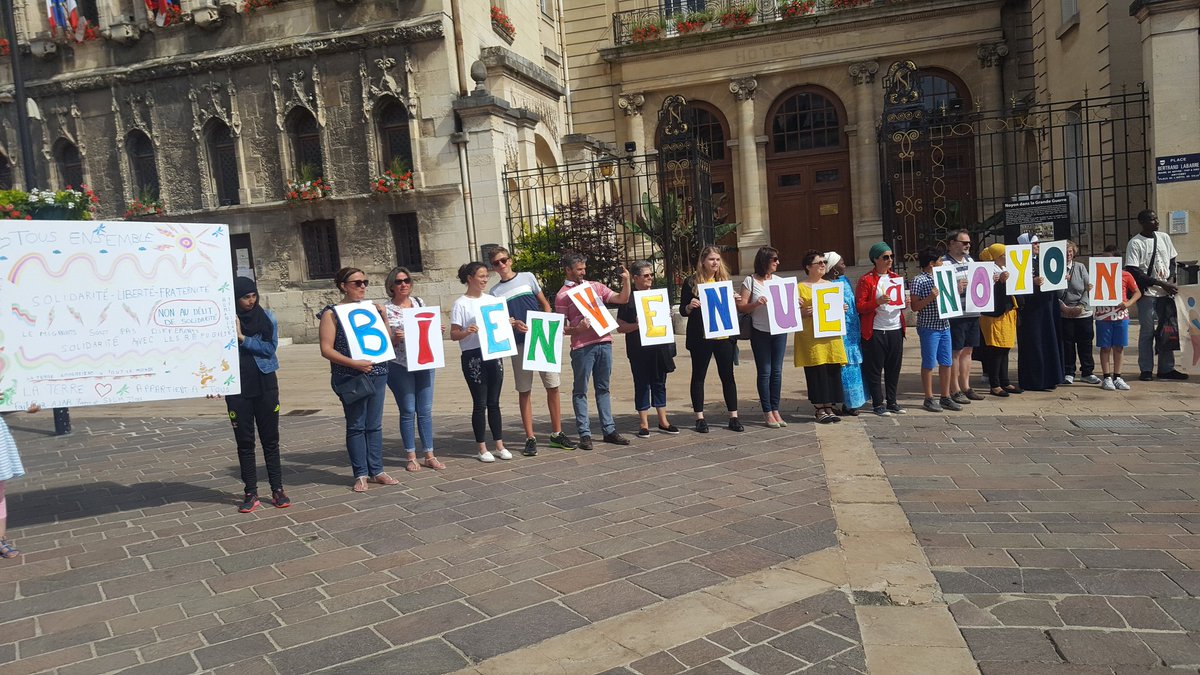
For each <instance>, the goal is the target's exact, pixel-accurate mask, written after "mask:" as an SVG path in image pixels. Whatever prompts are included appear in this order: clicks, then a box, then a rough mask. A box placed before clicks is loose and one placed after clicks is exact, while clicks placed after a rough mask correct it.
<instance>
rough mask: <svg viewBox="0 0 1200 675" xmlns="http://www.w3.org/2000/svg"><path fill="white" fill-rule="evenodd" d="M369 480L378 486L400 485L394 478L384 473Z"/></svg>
mask: <svg viewBox="0 0 1200 675" xmlns="http://www.w3.org/2000/svg"><path fill="white" fill-rule="evenodd" d="M371 480H373V481H375V482H376V483H379V484H380V485H399V484H400V481H398V480H396V479H395V478H392V477H391V476H389V475H387V474H386V473H381V474H376V475H375V477H374V478H372V479H371Z"/></svg>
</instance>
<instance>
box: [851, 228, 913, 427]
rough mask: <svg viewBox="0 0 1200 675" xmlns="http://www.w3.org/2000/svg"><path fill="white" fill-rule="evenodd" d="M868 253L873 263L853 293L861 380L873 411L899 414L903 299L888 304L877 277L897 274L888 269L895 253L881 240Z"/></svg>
mask: <svg viewBox="0 0 1200 675" xmlns="http://www.w3.org/2000/svg"><path fill="white" fill-rule="evenodd" d="M869 255H870V258H871V262H872V263H873V264H874V265H875V267H874V269H872V270H871V271H870V272H867V273H866V274H864V275H863V277H862V278H861V279H859V280H858V289H857V290H856V291H855V294H854V300H855V302H854V304H855V306H856V307H858V313H859V316H860V317H861V324H862V353H863V365H862V369H863V381H865V382H866V384H867V387H868V388H869V389H870V390H871V405H872V406H874V408H875V414H876V415H879V416H881V417H889V416H891V415H903V414H904V413H906V412H908V411H907V410H905V409H904V408H901V407H900V404H899V403H897V402H896V388H897V386H898V385H899V383H900V363H901V361H902V360H903V358H904V303H900V304H899V305H893V304H889V299H888V297H887V296H886V295H884V294H883V293H881V292H880V291H879V280H880V279H882V278H884V277H891V278H900V275H899V274H896V273H895V272H893V271H892V263H893V262H894V261H895V254H894V253H892V247H891V246H888V245H887V244H885V243H883V242H882V241H881V242H879V243H877V244H875V245H874V246H872V247H871V250H870V253H869ZM881 378H882V382H881Z"/></svg>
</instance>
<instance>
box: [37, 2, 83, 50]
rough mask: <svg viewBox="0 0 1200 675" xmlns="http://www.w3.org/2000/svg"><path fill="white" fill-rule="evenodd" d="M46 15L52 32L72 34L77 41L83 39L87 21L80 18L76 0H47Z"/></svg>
mask: <svg viewBox="0 0 1200 675" xmlns="http://www.w3.org/2000/svg"><path fill="white" fill-rule="evenodd" d="M46 15H47V18H48V19H49V21H50V32H51V33H61V34H63V35H72V36H73V37H74V38H75V40H76V41H77V42H82V41H83V31H84V29H85V28H86V27H87V23H86V22H81V21H80V20H79V6H78V5H77V4H75V0H46Z"/></svg>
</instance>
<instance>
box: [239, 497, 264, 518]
mask: <svg viewBox="0 0 1200 675" xmlns="http://www.w3.org/2000/svg"><path fill="white" fill-rule="evenodd" d="M260 506H262V504H260V503H259V501H258V495H257V494H255V493H253V492H247V493H246V498H245V499H243V500H242V505H241V506H239V507H238V513H251V512H253V511H254V509H257V508H258V507H260Z"/></svg>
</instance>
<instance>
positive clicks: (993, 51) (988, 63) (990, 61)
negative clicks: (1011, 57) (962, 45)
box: [976, 42, 1008, 68]
mask: <svg viewBox="0 0 1200 675" xmlns="http://www.w3.org/2000/svg"><path fill="white" fill-rule="evenodd" d="M976 54H977V55H978V56H979V67H980V68H995V67H997V66H999V65H1000V64H1001V62H1003V61H1004V57H1006V56H1008V45H1006V44H1004V43H1003V42H988V43H985V44H981V45H979V50H978V51H977V52H976Z"/></svg>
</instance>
